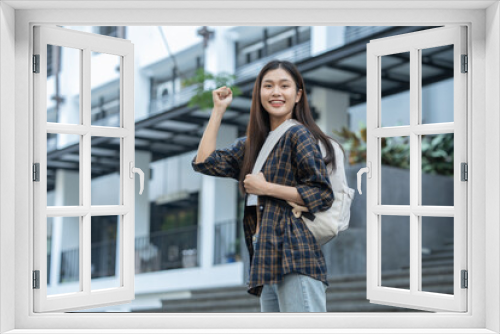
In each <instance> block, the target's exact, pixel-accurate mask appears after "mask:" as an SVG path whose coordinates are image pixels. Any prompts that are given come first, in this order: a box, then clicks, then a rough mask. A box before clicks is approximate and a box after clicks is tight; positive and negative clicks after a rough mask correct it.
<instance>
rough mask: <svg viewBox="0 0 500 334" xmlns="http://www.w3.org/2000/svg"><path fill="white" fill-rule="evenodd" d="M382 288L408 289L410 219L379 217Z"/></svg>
mask: <svg viewBox="0 0 500 334" xmlns="http://www.w3.org/2000/svg"><path fill="white" fill-rule="evenodd" d="M380 223H381V231H382V232H381V233H382V236H381V245H382V251H381V253H382V259H381V265H382V268H381V273H382V286H384V287H391V288H399V289H410V217H408V216H381V217H380Z"/></svg>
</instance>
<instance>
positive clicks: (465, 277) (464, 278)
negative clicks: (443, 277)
mask: <svg viewBox="0 0 500 334" xmlns="http://www.w3.org/2000/svg"><path fill="white" fill-rule="evenodd" d="M468 287H469V274H468V272H467V270H462V289H467V288H468Z"/></svg>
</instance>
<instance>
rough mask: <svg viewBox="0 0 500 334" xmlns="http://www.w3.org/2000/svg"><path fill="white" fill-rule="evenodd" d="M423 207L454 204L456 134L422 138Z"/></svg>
mask: <svg viewBox="0 0 500 334" xmlns="http://www.w3.org/2000/svg"><path fill="white" fill-rule="evenodd" d="M421 147H422V205H446V206H453V203H454V199H453V197H454V185H453V175H454V168H453V163H454V134H453V133H446V134H439V135H427V136H421Z"/></svg>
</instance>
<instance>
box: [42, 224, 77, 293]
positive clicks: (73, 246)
mask: <svg viewBox="0 0 500 334" xmlns="http://www.w3.org/2000/svg"><path fill="white" fill-rule="evenodd" d="M52 254H55V255H57V254H61V256H60V257H58V256H52ZM47 261H48V263H47V266H48V267H49V266H50V273H49V274H48V277H47V281H48V282H50V283H48V284H47V294H48V295H57V294H62V293H72V292H79V291H80V218H79V217H53V218H48V219H47Z"/></svg>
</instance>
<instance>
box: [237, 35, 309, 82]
mask: <svg viewBox="0 0 500 334" xmlns="http://www.w3.org/2000/svg"><path fill="white" fill-rule="evenodd" d="M309 57H311V41H307V42H305V43H301V44H297V45H295V46H292V47H290V48H287V49H285V50H282V51H279V52H275V53H273V54H271V55H269V56H267V57H264V58H261V59H258V60H256V61H254V62H252V63H249V64H245V65H242V66H240V67H238V68H237V69H236V73H235V74H236V78H237V79H236V80H238V81H243V80H245V79H248V78H250V77H255V76H256V75H257V74H258V73H259V71H260V70H261V69H262V67H263V66H264V65H265V64H266V63H268V62H269V61H271V60H273V59H279V60H288V61H290V62H293V63H294V62H298V61H301V60H304V59H306V58H309Z"/></svg>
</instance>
